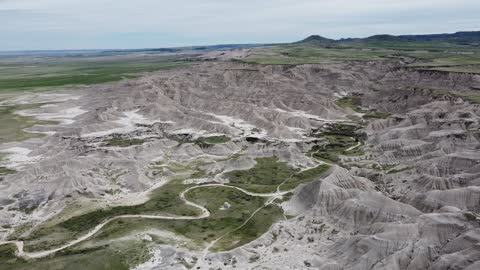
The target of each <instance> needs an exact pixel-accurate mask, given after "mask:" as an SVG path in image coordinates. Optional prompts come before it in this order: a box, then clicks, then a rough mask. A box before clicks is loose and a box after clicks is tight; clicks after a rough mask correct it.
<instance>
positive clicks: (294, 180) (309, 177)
mask: <svg viewBox="0 0 480 270" xmlns="http://www.w3.org/2000/svg"><path fill="white" fill-rule="evenodd" d="M329 168H330V166H329V165H327V164H322V165H319V166H317V167H315V168H312V169H308V170H305V171H301V172H298V173H295V174H294V175H292V176H291V177H290V178H289V179H288V181H287V182H285V184H283V185H282V186H281V189H282V190H292V189H294V188H296V187H297V186H299V185H301V184H304V183H309V182H312V181H313V180H316V179H318V178H320V177H321V176H322V175H323V174H325V172H327V171H328V169H329Z"/></svg>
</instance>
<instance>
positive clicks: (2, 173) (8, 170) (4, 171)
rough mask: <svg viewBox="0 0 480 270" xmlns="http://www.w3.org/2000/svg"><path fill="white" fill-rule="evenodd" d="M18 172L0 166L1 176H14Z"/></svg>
mask: <svg viewBox="0 0 480 270" xmlns="http://www.w3.org/2000/svg"><path fill="white" fill-rule="evenodd" d="M16 172H17V171H15V170H12V169H9V168H7V167H1V166H0V176H3V175H7V174H14V173H16Z"/></svg>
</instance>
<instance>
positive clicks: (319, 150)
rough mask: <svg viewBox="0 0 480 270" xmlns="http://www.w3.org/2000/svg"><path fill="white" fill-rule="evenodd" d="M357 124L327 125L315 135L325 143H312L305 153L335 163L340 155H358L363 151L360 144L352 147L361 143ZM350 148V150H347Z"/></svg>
mask: <svg viewBox="0 0 480 270" xmlns="http://www.w3.org/2000/svg"><path fill="white" fill-rule="evenodd" d="M359 129H360V127H359V126H354V125H345V124H340V123H335V124H333V125H329V126H328V127H327V128H326V130H324V131H323V132H321V133H319V134H315V136H316V137H320V138H324V139H325V143H323V144H316V145H314V146H313V147H312V148H311V149H310V150H309V151H308V153H307V155H308V156H310V157H312V158H316V159H318V160H321V161H324V162H327V163H330V162H333V163H337V162H339V161H340V157H339V156H340V155H344V156H360V155H363V154H364V152H363V150H362V147H361V146H358V147H356V148H354V149H351V148H352V147H354V146H356V145H358V143H359V142H360V143H362V139H363V138H362V136H361V135H360V134H359V133H358V130H359ZM348 149H351V150H350V151H347V150H348Z"/></svg>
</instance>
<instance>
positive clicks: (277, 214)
mask: <svg viewBox="0 0 480 270" xmlns="http://www.w3.org/2000/svg"><path fill="white" fill-rule="evenodd" d="M282 216H283V211H282V209H281V208H280V207H278V206H276V205H273V204H271V205H268V206H266V207H264V208H262V209H261V210H260V211H258V212H257V213H256V214H255V215H254V216H253V217H252V218H251V219H250V220H249V221H248V222H247V223H246V224H245V225H244V226H242V227H241V228H239V229H238V230H236V231H234V232H231V233H229V234H227V235H225V236H224V237H223V238H222V239H220V241H218V242H217V243H216V244H215V246H213V248H212V250H213V251H225V250H232V249H234V248H237V247H240V246H243V245H245V244H247V243H249V242H251V241H253V240H255V239H257V238H259V237H260V236H262V235H263V234H264V233H266V232H267V231H268V229H270V227H271V226H272V224H274V223H275V222H277V221H279V220H280V219H281V218H282Z"/></svg>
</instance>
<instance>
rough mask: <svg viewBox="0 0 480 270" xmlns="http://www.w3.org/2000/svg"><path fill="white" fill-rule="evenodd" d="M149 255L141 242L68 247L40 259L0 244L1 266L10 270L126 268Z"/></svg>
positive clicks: (135, 264)
mask: <svg viewBox="0 0 480 270" xmlns="http://www.w3.org/2000/svg"><path fill="white" fill-rule="evenodd" d="M149 258H150V254H149V252H148V248H147V246H146V244H145V243H142V242H140V241H128V242H127V241H122V242H113V243H110V244H108V245H105V246H97V247H90V248H84V249H77V248H71V249H67V250H64V251H61V252H59V253H57V254H56V255H55V256H48V257H45V258H41V259H33V260H23V259H20V258H17V257H16V256H15V253H14V249H13V246H12V245H3V246H0V266H3V267H5V268H3V267H2V269H10V270H30V269H35V270H84V269H89V270H129V269H131V268H132V267H135V266H137V265H139V264H140V263H143V262H145V261H147V260H148V259H149Z"/></svg>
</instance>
